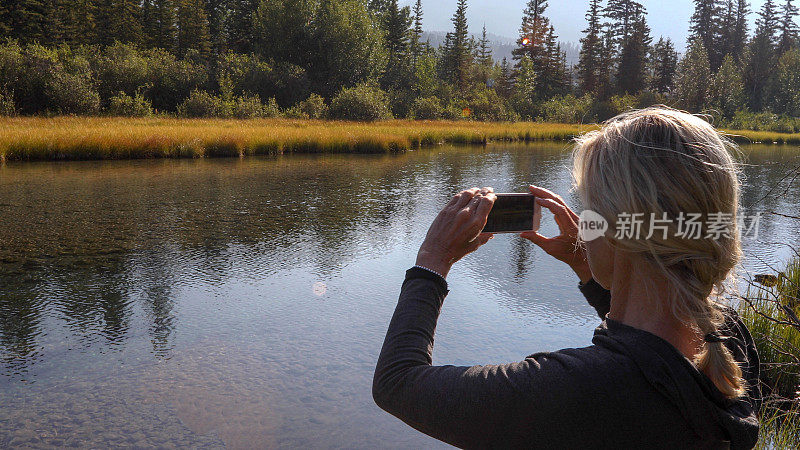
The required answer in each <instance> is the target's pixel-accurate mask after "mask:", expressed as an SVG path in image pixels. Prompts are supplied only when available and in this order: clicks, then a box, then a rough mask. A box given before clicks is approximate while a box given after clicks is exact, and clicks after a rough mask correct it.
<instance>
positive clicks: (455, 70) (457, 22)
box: [442, 0, 472, 90]
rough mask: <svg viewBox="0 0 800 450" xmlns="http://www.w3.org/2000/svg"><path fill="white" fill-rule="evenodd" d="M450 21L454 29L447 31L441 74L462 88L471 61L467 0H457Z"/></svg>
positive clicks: (465, 81) (465, 82) (464, 84)
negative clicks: (456, 5)
mask: <svg viewBox="0 0 800 450" xmlns="http://www.w3.org/2000/svg"><path fill="white" fill-rule="evenodd" d="M452 21H453V27H454V30H453V31H452V32H450V33H447V36H446V38H445V47H444V49H443V55H442V65H443V74H444V78H445V80H447V81H449V82H451V83H454V84H456V85H457V86H458V87H459V88H461V89H462V90H463V89H464V88H465V87H466V85H467V78H468V72H469V66H470V63H471V62H472V61H471V60H472V51H471V49H470V43H469V29H468V28H467V0H458V7H457V8H456V12H455V14H454V15H453V19H452Z"/></svg>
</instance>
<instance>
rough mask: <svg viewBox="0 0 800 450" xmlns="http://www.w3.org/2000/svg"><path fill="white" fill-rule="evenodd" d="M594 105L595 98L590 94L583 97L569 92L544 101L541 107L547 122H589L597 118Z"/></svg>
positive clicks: (542, 115) (542, 114)
mask: <svg viewBox="0 0 800 450" xmlns="http://www.w3.org/2000/svg"><path fill="white" fill-rule="evenodd" d="M593 106H594V99H593V98H592V96H591V95H589V94H586V95H584V96H583V97H575V96H574V95H572V94H567V95H565V96H562V97H553V98H552V99H550V100H547V101H546V102H543V103H542V104H541V105H540V107H539V109H540V114H541V117H542V119H543V120H544V121H546V122H557V123H588V122H592V121H594V119H595V117H594V114H592V107H593Z"/></svg>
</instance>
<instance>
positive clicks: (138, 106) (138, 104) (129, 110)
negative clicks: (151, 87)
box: [107, 92, 153, 117]
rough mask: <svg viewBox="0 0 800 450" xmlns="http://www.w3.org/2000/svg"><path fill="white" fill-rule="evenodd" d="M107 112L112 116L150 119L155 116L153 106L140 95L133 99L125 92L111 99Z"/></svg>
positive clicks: (137, 94)
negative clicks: (149, 117)
mask: <svg viewBox="0 0 800 450" xmlns="http://www.w3.org/2000/svg"><path fill="white" fill-rule="evenodd" d="M107 111H108V114H110V115H112V116H120V117H148V116H151V115H152V114H153V105H152V104H151V103H150V100H148V99H146V98H144V96H142V95H141V94H139V93H136V94H135V95H134V96H133V97H131V96H130V95H128V94H126V93H125V92H119V93H117V95H115V96H113V97H111V98H110V99H109V102H108V110H107Z"/></svg>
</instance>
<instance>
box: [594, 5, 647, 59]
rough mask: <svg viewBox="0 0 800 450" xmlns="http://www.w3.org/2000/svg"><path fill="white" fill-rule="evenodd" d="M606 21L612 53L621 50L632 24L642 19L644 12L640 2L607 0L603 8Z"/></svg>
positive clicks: (632, 28) (632, 26)
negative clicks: (607, 20)
mask: <svg viewBox="0 0 800 450" xmlns="http://www.w3.org/2000/svg"><path fill="white" fill-rule="evenodd" d="M604 15H605V17H606V18H607V19H609V22H608V33H609V36H610V38H611V41H612V45H613V47H614V53H615V54H619V53H620V52H622V47H623V45H625V40H626V39H628V37H629V36H630V35H631V34H632V33H633V31H634V26H635V24H637V23H638V22H640V21H642V20H644V18H645V15H646V12H645V9H644V6H642V4H641V3H639V2H635V1H633V0H608V5H607V6H606V7H605V9H604Z"/></svg>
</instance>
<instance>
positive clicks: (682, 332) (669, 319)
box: [608, 261, 702, 361]
mask: <svg viewBox="0 0 800 450" xmlns="http://www.w3.org/2000/svg"><path fill="white" fill-rule="evenodd" d="M619 263H620V261H615V267H614V280H613V282H612V284H611V310H610V312H609V313H608V317H609V318H610V319H612V320H616V321H617V322H621V323H624V324H625V325H628V326H631V327H634V328H638V329H640V330H644V331H647V332H650V333H652V334H655V335H656V336H658V337H660V338H662V339H664V340H665V341H667V342H669V343H670V344H672V346H674V347H675V348H676V349H678V351H680V352H681V353H682V354H683V355H684V356H686V357H687V358H688V359H689V360H690V361H693V360H694V359H695V356H696V355H697V353H698V352H699V351H700V348H701V345H702V340H701V337H700V335H699V333H698V332H697V331H696V330H695V329H693V328H692V327H690V326H688V325H686V324H685V323H683V322H682V321H680V320H678V319H677V318H676V317H675V316H674V314H672V308H671V307H670V305H671V304H672V301H673V299H672V298H670V295H672V294H671V290H670V289H669V281H668V280H667V279H666V278H665V277H664V276H663V275H660V274H658V273H656V272H655V271H653V270H652V269H651V268H650V267H649V266H648V265H647V264H644V263H642V264H631V263H630V261H625V262H623V263H622V264H623V265H625V267H619V265H620V264H619Z"/></svg>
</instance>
